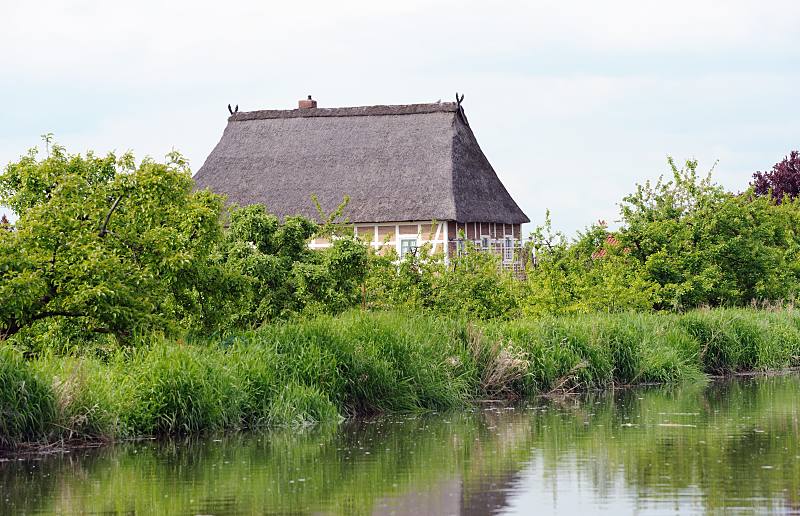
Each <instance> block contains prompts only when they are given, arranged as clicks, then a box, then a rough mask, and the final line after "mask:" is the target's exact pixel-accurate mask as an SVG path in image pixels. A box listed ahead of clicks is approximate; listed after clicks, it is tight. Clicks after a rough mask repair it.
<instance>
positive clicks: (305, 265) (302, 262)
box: [222, 204, 367, 326]
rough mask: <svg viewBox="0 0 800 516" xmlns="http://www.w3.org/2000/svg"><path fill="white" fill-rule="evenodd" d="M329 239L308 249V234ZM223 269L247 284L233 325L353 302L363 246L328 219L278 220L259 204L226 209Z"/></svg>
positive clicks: (332, 309) (329, 309)
mask: <svg viewBox="0 0 800 516" xmlns="http://www.w3.org/2000/svg"><path fill="white" fill-rule="evenodd" d="M322 234H324V236H326V237H328V238H330V239H331V241H332V245H331V247H329V248H326V249H319V250H312V249H309V247H308V241H309V239H310V238H312V237H314V236H320V235H322ZM222 254H223V260H224V262H225V267H226V269H227V270H228V272H229V274H232V275H233V274H237V273H239V274H241V275H242V279H243V281H244V282H245V283H246V284H247V286H248V287H247V289H246V293H245V295H244V296H243V297H242V299H241V300H240V301H239V303H240V306H239V309H238V310H237V311H236V313H235V316H234V321H233V324H234V325H244V326H255V325H259V324H262V323H264V322H267V321H270V320H273V319H276V318H280V317H286V316H289V315H291V314H294V313H298V312H301V311H303V310H314V311H322V312H338V311H341V310H344V309H345V308H348V307H350V306H353V305H355V304H357V303H358V298H359V295H360V291H361V288H360V287H361V284H362V283H363V281H364V277H365V275H366V269H367V265H366V263H367V250H366V247H365V246H364V245H363V244H362V243H361V242H359V241H358V240H357V239H355V238H353V237H352V236H351V235H348V234H347V232H346V231H343V230H342V229H341V228H336V227H335V224H333V223H331V222H330V221H328V222H326V223H325V224H323V225H322V226H320V225H318V224H316V223H315V222H314V221H312V220H310V219H307V218H304V217H287V218H286V220H285V221H284V222H283V223H281V222H280V221H279V220H278V218H277V217H276V216H275V215H272V214H270V213H268V212H267V210H266V208H265V207H264V206H262V205H258V204H254V205H250V206H246V207H243V208H238V209H234V210H233V211H232V212H231V220H230V225H229V227H228V231H227V233H226V236H225V244H224V246H223V252H222Z"/></svg>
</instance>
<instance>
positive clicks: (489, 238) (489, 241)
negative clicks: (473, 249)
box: [480, 235, 492, 249]
mask: <svg viewBox="0 0 800 516" xmlns="http://www.w3.org/2000/svg"><path fill="white" fill-rule="evenodd" d="M484 242H486V243H485V244H484ZM480 243H481V249H491V248H492V236H491V235H481V239H480Z"/></svg>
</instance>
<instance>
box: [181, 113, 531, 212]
mask: <svg viewBox="0 0 800 516" xmlns="http://www.w3.org/2000/svg"><path fill="white" fill-rule="evenodd" d="M195 181H196V182H197V185H198V187H199V188H209V189H211V190H212V191H214V192H217V193H221V194H225V195H227V196H228V201H229V202H232V203H236V204H239V205H247V204H253V203H262V204H265V205H266V206H267V208H268V209H269V210H270V211H271V212H273V213H275V214H277V215H278V216H280V217H285V216H288V215H305V216H307V217H312V218H317V211H316V209H315V207H314V204H313V203H312V201H311V195H312V194H316V195H317V197H318V198H319V201H320V204H321V205H322V207H323V209H324V210H326V211H332V210H333V209H335V208H336V206H337V205H338V204H339V203H341V202H342V199H343V198H344V197H345V196H346V195H347V196H349V197H350V203H349V204H348V206H347V209H346V212H345V214H346V215H347V216H348V217H349V219H350V220H351V221H352V222H388V221H411V220H430V219H436V220H441V221H444V220H455V221H459V222H475V221H480V222H503V223H514V224H517V223H523V222H528V221H529V219H528V217H526V216H525V214H524V213H522V210H520V209H519V206H517V204H516V203H515V202H514V200H513V199H512V198H511V196H510V195H509V194H508V192H507V191H506V189H505V187H504V186H503V184H502V183H501V182H500V180H499V179H498V178H497V175H496V174H495V172H494V170H493V169H492V166H491V165H490V164H489V161H488V160H487V159H486V157H485V156H484V155H483V152H482V151H481V149H480V147H479V146H478V142H477V141H476V140H475V136H474V135H473V134H472V130H470V128H469V125H468V123H467V121H466V118H465V117H464V115H463V110H461V109H460V108H459V106H458V105H457V104H456V103H447V102H441V103H435V104H412V105H405V106H369V107H350V108H335V109H324V108H309V109H293V110H284V111H275V110H270V111H252V112H248V113H234V114H233V115H232V116H231V117H230V118H228V126H227V127H226V128H225V132H224V133H223V134H222V139H221V140H220V142H219V143H218V144H217V146H216V147H215V148H214V150H213V151H212V152H211V154H210V155H209V156H208V158H207V159H206V162H205V163H204V164H203V166H202V167H201V168H200V170H199V171H198V172H197V174H196V175H195Z"/></svg>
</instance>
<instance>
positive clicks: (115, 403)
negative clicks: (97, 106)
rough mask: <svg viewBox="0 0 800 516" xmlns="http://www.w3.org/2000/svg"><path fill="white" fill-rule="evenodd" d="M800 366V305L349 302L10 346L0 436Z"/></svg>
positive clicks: (126, 430) (309, 416)
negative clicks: (244, 321)
mask: <svg viewBox="0 0 800 516" xmlns="http://www.w3.org/2000/svg"><path fill="white" fill-rule="evenodd" d="M798 364H800V313H798V312H797V311H795V310H792V309H789V310H783V311H763V310H761V311H759V310H752V309H720V310H704V311H694V312H690V313H686V314H665V313H660V314H635V313H631V314H592V315H575V316H569V317H548V318H542V319H531V320H518V321H511V322H492V323H475V322H470V321H466V320H462V319H453V318H444V317H435V316H431V315H424V314H419V313H411V314H406V313H396V312H387V313H358V312H353V313H348V314H345V315H342V316H339V317H320V318H315V319H309V320H299V321H293V322H286V323H281V324H276V325H269V326H265V327H263V328H261V329H259V330H256V331H250V332H244V333H241V334H237V335H231V336H227V337H226V338H209V339H195V340H194V341H193V342H191V343H190V344H186V343H185V342H183V341H180V342H174V341H167V340H165V339H163V338H161V337H158V336H151V337H149V338H147V339H146V340H145V339H142V340H141V342H140V343H139V345H138V347H137V348H136V349H135V350H133V351H119V352H118V353H117V354H116V355H112V356H110V357H105V358H104V359H100V358H96V357H95V356H93V355H92V356H63V355H56V354H44V355H41V356H39V357H37V358H35V359H31V360H25V359H23V358H22V357H21V355H20V354H19V353H17V352H15V351H13V350H12V349H11V348H10V347H8V346H6V347H4V348H2V349H0V403H2V405H0V410H2V418H0V445H2V446H11V445H13V444H14V443H18V442H30V441H43V440H50V441H52V440H57V439H75V438H78V439H113V438H119V437H126V436H140V435H162V434H191V433H197V432H201V431H207V430H216V429H226V428H234V429H238V428H253V427H259V426H306V425H311V424H316V423H320V422H328V421H336V420H337V418H339V417H347V416H357V415H366V414H373V413H380V412H396V411H417V410H442V409H448V408H453V407H458V406H463V405H465V404H467V403H469V402H470V401H474V400H476V399H485V398H498V397H522V396H531V395H536V394H542V393H551V392H567V391H573V390H579V389H591V388H603V387H608V386H612V385H625V384H637V383H649V382H667V383H669V382H677V381H680V380H684V379H691V378H701V377H703V375H704V374H719V373H730V372H742V371H751V370H767V369H780V368H786V367H791V366H795V365H798Z"/></svg>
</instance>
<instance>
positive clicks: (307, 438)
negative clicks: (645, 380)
mask: <svg viewBox="0 0 800 516" xmlns="http://www.w3.org/2000/svg"><path fill="white" fill-rule="evenodd" d="M799 393H800V377H798V376H774V377H755V378H745V379H737V380H727V381H720V382H712V383H708V384H693V385H682V386H679V387H653V388H641V389H633V390H623V391H616V392H609V393H602V394H587V395H582V396H579V397H565V398H559V399H536V400H532V401H529V402H527V403H522V404H517V405H515V406H498V405H488V404H487V405H483V406H481V407H476V408H473V409H471V410H467V411H459V412H452V413H444V414H427V415H404V416H394V417H385V418H381V419H376V420H373V421H360V422H350V423H345V424H342V425H339V426H330V427H322V428H316V429H313V430H303V431H298V430H293V431H274V432H269V433H258V434H236V435H219V436H209V437H205V438H202V439H192V440H171V441H139V442H132V443H127V444H117V445H113V446H108V447H104V448H100V449H83V450H80V449H78V450H71V451H70V452H68V453H59V454H52V455H41V454H39V455H26V456H14V457H6V458H4V459H2V462H0V487H1V489H0V513H2V514H5V513H8V514H19V513H58V514H75V513H104V514H108V513H129V514H130V513H138V514H387V515H388V514H398V515H414V516H421V515H426V514H437V515H438V514H443V515H444V514H556V513H558V514H593V513H607V514H632V513H637V514H692V513H706V512H716V513H725V514H731V513H734V514H735V513H741V514H753V513H783V514H786V513H796V514H800V442H799V439H798V438H799V437H800V433H799V432H800V427H799V426H798V394H799Z"/></svg>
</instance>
